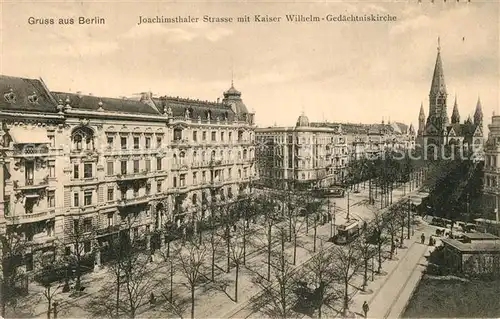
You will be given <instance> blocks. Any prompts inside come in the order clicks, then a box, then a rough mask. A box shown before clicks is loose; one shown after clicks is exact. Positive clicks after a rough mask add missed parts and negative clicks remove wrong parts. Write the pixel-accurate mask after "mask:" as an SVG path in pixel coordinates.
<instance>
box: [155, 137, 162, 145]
mask: <svg viewBox="0 0 500 319" xmlns="http://www.w3.org/2000/svg"><path fill="white" fill-rule="evenodd" d="M161 144H162V138H161V136H157V137H156V148H160V147H161Z"/></svg>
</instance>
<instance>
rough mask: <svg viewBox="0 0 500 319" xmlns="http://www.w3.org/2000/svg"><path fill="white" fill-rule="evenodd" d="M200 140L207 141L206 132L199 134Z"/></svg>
mask: <svg viewBox="0 0 500 319" xmlns="http://www.w3.org/2000/svg"><path fill="white" fill-rule="evenodd" d="M201 139H202V140H204V141H206V140H207V132H206V131H203V133H202V134H201Z"/></svg>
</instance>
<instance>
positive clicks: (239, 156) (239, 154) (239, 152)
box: [238, 151, 241, 159]
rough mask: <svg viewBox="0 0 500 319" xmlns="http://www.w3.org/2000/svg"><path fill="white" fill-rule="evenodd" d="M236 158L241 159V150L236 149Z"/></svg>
mask: <svg viewBox="0 0 500 319" xmlns="http://www.w3.org/2000/svg"><path fill="white" fill-rule="evenodd" d="M238 159H241V151H238Z"/></svg>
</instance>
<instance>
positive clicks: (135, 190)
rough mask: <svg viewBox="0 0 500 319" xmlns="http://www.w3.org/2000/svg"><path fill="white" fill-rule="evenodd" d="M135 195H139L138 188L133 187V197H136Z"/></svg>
mask: <svg viewBox="0 0 500 319" xmlns="http://www.w3.org/2000/svg"><path fill="white" fill-rule="evenodd" d="M137 196H139V188H138V187H135V188H134V197H137Z"/></svg>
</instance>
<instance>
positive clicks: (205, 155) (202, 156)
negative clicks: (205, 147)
mask: <svg viewBox="0 0 500 319" xmlns="http://www.w3.org/2000/svg"><path fill="white" fill-rule="evenodd" d="M201 160H202V161H206V160H207V153H205V151H203V152H201Z"/></svg>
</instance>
